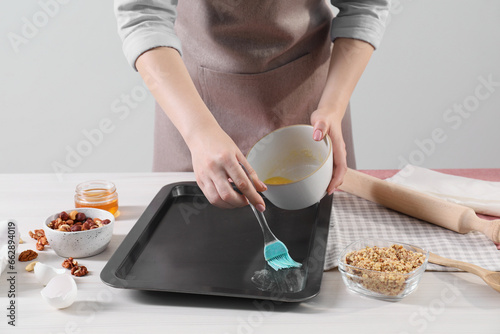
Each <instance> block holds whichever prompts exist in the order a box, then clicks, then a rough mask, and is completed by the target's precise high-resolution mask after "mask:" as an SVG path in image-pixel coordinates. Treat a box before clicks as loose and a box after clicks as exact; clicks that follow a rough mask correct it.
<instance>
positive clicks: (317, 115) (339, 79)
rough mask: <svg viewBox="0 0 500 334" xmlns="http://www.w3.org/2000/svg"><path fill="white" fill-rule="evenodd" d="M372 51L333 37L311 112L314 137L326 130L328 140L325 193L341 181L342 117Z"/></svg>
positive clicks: (343, 155) (343, 162)
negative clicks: (328, 173) (328, 178)
mask: <svg viewBox="0 0 500 334" xmlns="http://www.w3.org/2000/svg"><path fill="white" fill-rule="evenodd" d="M373 50H374V48H373V46H371V45H370V44H368V43H366V42H363V41H360V40H356V39H349V38H337V39H335V42H334V44H333V48H332V56H331V57H330V67H329V68H328V76H327V78H326V84H325V88H324V90H323V94H322V95H321V99H320V101H319V104H318V109H317V110H316V111H314V112H313V113H312V115H311V124H312V125H313V126H314V132H313V138H314V140H321V139H323V137H324V136H325V134H327V133H328V134H329V135H330V138H331V139H332V145H333V146H332V150H333V176H332V181H331V182H330V184H329V185H328V188H327V191H328V193H329V194H331V193H332V192H333V191H334V190H335V188H337V187H339V186H340V185H341V184H342V181H343V179H344V175H345V173H346V171H347V162H346V150H345V143H344V138H343V136H342V118H343V117H344V114H345V110H346V108H347V105H348V103H349V99H350V98H351V95H352V92H353V90H354V87H356V84H357V83H358V81H359V78H360V77H361V75H362V74H363V71H364V69H365V67H366V65H367V64H368V61H369V60H370V57H371V55H372V53H373Z"/></svg>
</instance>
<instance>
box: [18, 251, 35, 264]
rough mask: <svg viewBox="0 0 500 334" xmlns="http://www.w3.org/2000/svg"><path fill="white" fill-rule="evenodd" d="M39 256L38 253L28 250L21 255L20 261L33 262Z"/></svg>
mask: <svg viewBox="0 0 500 334" xmlns="http://www.w3.org/2000/svg"><path fill="white" fill-rule="evenodd" d="M37 256H38V253H37V252H35V251H34V250H31V249H28V250H25V251H24V252H22V253H21V254H19V258H18V259H19V261H21V262H26V261H31V260H34V259H36V258H37Z"/></svg>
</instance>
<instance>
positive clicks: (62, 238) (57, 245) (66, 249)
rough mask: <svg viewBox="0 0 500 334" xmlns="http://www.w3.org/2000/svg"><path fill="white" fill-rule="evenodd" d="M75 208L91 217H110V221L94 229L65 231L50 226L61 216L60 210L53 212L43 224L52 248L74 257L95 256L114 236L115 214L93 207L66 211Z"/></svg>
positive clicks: (63, 254)
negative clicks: (49, 225)
mask: <svg viewBox="0 0 500 334" xmlns="http://www.w3.org/2000/svg"><path fill="white" fill-rule="evenodd" d="M73 210H76V211H78V212H82V213H84V214H85V216H87V217H89V218H99V219H101V220H104V219H109V220H110V223H109V224H107V225H103V226H102V227H99V228H96V229H93V230H87V231H78V232H63V231H58V230H53V229H51V228H50V227H48V224H49V223H50V222H51V221H53V220H54V219H57V218H58V217H59V213H60V212H58V213H56V214H53V215H52V216H50V217H49V218H47V220H45V224H44V226H43V229H44V231H45V236H46V237H47V241H48V242H49V245H50V248H52V249H53V250H54V251H55V252H56V254H57V255H59V256H62V257H74V258H82V257H88V256H93V255H96V254H99V253H101V252H102V251H104V250H105V249H106V247H107V246H108V244H109V242H110V241H111V237H112V236H113V226H114V225H115V217H114V216H113V214H111V213H110V212H108V211H105V210H101V209H93V208H76V209H69V210H64V211H66V212H67V213H68V214H69V213H70V212H71V211H73Z"/></svg>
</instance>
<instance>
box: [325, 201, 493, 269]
mask: <svg viewBox="0 0 500 334" xmlns="http://www.w3.org/2000/svg"><path fill="white" fill-rule="evenodd" d="M363 238H380V239H385V240H389V241H394V242H402V243H407V244H410V245H415V246H418V247H420V248H423V249H426V250H429V251H431V252H433V253H436V254H438V255H441V256H443V257H447V258H450V259H455V260H460V261H465V262H470V263H474V264H476V265H478V266H480V267H483V268H486V269H489V270H494V271H500V251H499V250H498V249H497V248H496V246H495V244H493V242H491V241H490V240H489V239H488V238H487V237H486V236H485V235H484V234H482V233H480V232H471V233H467V234H459V233H456V232H453V231H450V230H448V229H445V228H442V227H440V226H437V225H433V224H430V223H427V222H424V221H422V220H419V219H416V218H413V217H409V216H407V215H404V214H401V213H399V212H396V211H393V210H391V209H387V208H385V207H383V206H381V205H378V204H375V203H372V202H370V201H367V200H365V199H363V198H360V197H357V196H354V195H351V194H348V193H345V192H335V194H334V196H333V208H332V213H331V217H330V234H329V236H328V245H327V250H326V260H325V270H327V269H331V268H335V267H336V266H337V265H338V256H339V254H340V252H341V251H342V249H344V247H346V246H347V245H348V244H350V243H351V242H353V241H356V240H359V239H363ZM427 270H436V271H456V270H457V269H454V268H448V267H443V266H439V265H436V264H431V263H429V265H428V266H427Z"/></svg>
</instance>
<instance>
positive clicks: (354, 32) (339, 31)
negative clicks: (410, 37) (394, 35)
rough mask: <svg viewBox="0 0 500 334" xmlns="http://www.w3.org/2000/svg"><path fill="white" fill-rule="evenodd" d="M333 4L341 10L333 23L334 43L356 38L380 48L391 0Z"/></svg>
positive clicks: (337, 1)
mask: <svg viewBox="0 0 500 334" xmlns="http://www.w3.org/2000/svg"><path fill="white" fill-rule="evenodd" d="M331 3H332V5H333V6H334V7H337V8H338V10H339V13H338V15H337V16H336V17H335V18H334V19H333V21H332V26H331V32H330V36H331V39H332V41H335V39H336V38H339V37H344V38H354V39H359V40H362V41H365V42H367V43H370V44H371V45H372V46H373V47H374V48H375V49H376V48H378V46H379V45H380V41H381V40H382V36H383V34H384V31H385V24H386V21H387V17H388V15H389V8H390V0H352V1H349V0H331Z"/></svg>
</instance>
